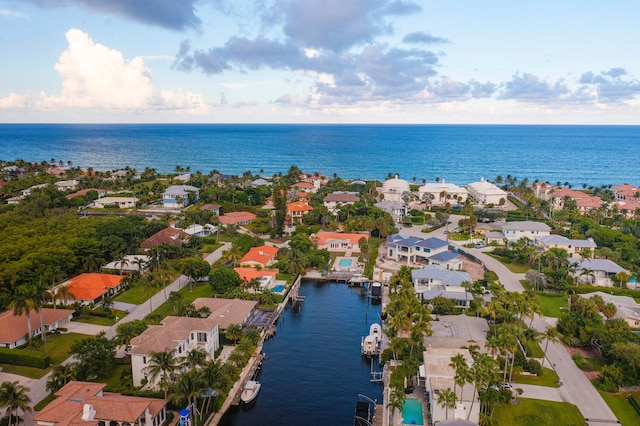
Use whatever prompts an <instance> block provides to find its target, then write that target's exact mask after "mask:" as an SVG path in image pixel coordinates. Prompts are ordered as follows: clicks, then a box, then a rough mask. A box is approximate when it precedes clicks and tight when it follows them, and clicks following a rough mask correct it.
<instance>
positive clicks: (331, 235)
mask: <svg viewBox="0 0 640 426" xmlns="http://www.w3.org/2000/svg"><path fill="white" fill-rule="evenodd" d="M360 238H364V239H366V240H367V241H369V235H368V234H347V233H342V232H324V231H320V232H318V233H317V234H316V241H317V243H318V245H325V244H327V241H329V240H341V241H344V240H349V243H351V244H355V245H358V242H359V241H360Z"/></svg>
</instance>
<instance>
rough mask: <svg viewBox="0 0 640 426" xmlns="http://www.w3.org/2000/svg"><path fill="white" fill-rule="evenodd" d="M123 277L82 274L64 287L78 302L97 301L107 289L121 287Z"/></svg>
mask: <svg viewBox="0 0 640 426" xmlns="http://www.w3.org/2000/svg"><path fill="white" fill-rule="evenodd" d="M122 278H124V277H123V276H122V275H111V274H96V273H91V274H80V275H78V276H76V277H73V278H71V279H70V280H69V281H67V282H66V283H64V284H63V285H64V286H66V287H67V288H68V289H69V292H70V293H71V294H73V295H74V297H75V298H76V299H77V300H91V301H93V300H95V299H97V298H98V297H100V296H102V295H103V294H104V293H106V292H107V289H109V288H114V287H117V286H119V285H120V282H121V281H122Z"/></svg>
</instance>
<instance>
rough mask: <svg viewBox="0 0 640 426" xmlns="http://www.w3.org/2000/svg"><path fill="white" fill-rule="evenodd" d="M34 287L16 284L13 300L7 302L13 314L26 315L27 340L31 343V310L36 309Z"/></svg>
mask: <svg viewBox="0 0 640 426" xmlns="http://www.w3.org/2000/svg"><path fill="white" fill-rule="evenodd" d="M34 298H35V288H34V287H33V286H29V285H26V284H23V285H20V286H18V288H16V293H15V295H14V298H13V300H12V301H11V302H10V303H9V308H11V309H12V310H13V315H15V316H17V317H19V316H21V315H22V314H24V315H26V316H27V331H28V333H29V334H28V335H27V341H28V342H29V344H31V334H32V331H31V311H34V310H36V302H35V299H34Z"/></svg>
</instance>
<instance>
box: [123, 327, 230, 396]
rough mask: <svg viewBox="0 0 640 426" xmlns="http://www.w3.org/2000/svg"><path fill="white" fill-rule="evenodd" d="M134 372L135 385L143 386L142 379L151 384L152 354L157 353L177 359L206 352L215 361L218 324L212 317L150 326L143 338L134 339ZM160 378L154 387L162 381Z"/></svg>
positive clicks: (132, 356) (132, 359)
mask: <svg viewBox="0 0 640 426" xmlns="http://www.w3.org/2000/svg"><path fill="white" fill-rule="evenodd" d="M131 346H132V347H131V349H130V350H129V354H130V355H131V369H132V372H133V385H134V386H141V385H142V380H143V379H145V380H146V381H151V377H149V375H148V370H147V367H149V366H150V365H151V364H150V362H149V361H150V359H151V355H152V354H153V353H154V352H164V351H171V352H172V353H173V356H174V357H175V358H183V357H185V356H186V354H187V353H188V352H190V351H192V350H194V349H196V348H200V349H203V350H204V351H205V352H206V353H207V357H208V358H209V359H213V357H214V356H215V352H216V350H217V349H218V347H219V346H220V337H219V335H218V322H217V321H216V320H214V319H209V318H189V317H171V316H169V317H166V318H165V319H164V320H162V323H161V325H150V326H149V328H147V329H146V330H145V331H144V332H143V333H142V334H141V335H139V336H137V337H134V338H133V339H131ZM160 379H161V378H160V377H156V380H155V382H154V383H153V385H157V384H158V383H159V382H160Z"/></svg>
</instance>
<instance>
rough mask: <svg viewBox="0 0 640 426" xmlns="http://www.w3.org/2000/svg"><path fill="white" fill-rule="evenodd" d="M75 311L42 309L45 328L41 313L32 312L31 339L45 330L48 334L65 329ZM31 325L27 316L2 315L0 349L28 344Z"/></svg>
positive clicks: (30, 314)
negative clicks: (41, 321) (58, 329)
mask: <svg viewBox="0 0 640 426" xmlns="http://www.w3.org/2000/svg"><path fill="white" fill-rule="evenodd" d="M72 316H73V311H72V310H70V309H52V308H42V320H43V321H44V327H43V325H42V324H41V323H40V313H39V312H38V311H35V310H32V311H31V312H29V319H30V320H31V337H35V336H40V335H41V334H42V331H43V328H44V330H46V331H47V332H49V331H51V330H55V329H57V328H59V327H64V326H66V325H67V324H69V321H71V317H72ZM28 334H29V325H28V321H27V315H26V314H22V315H14V314H13V312H12V311H5V312H3V313H1V314H0V347H5V348H11V349H13V348H15V347H17V346H21V345H24V344H25V343H27V340H28V339H27V335H28Z"/></svg>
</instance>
